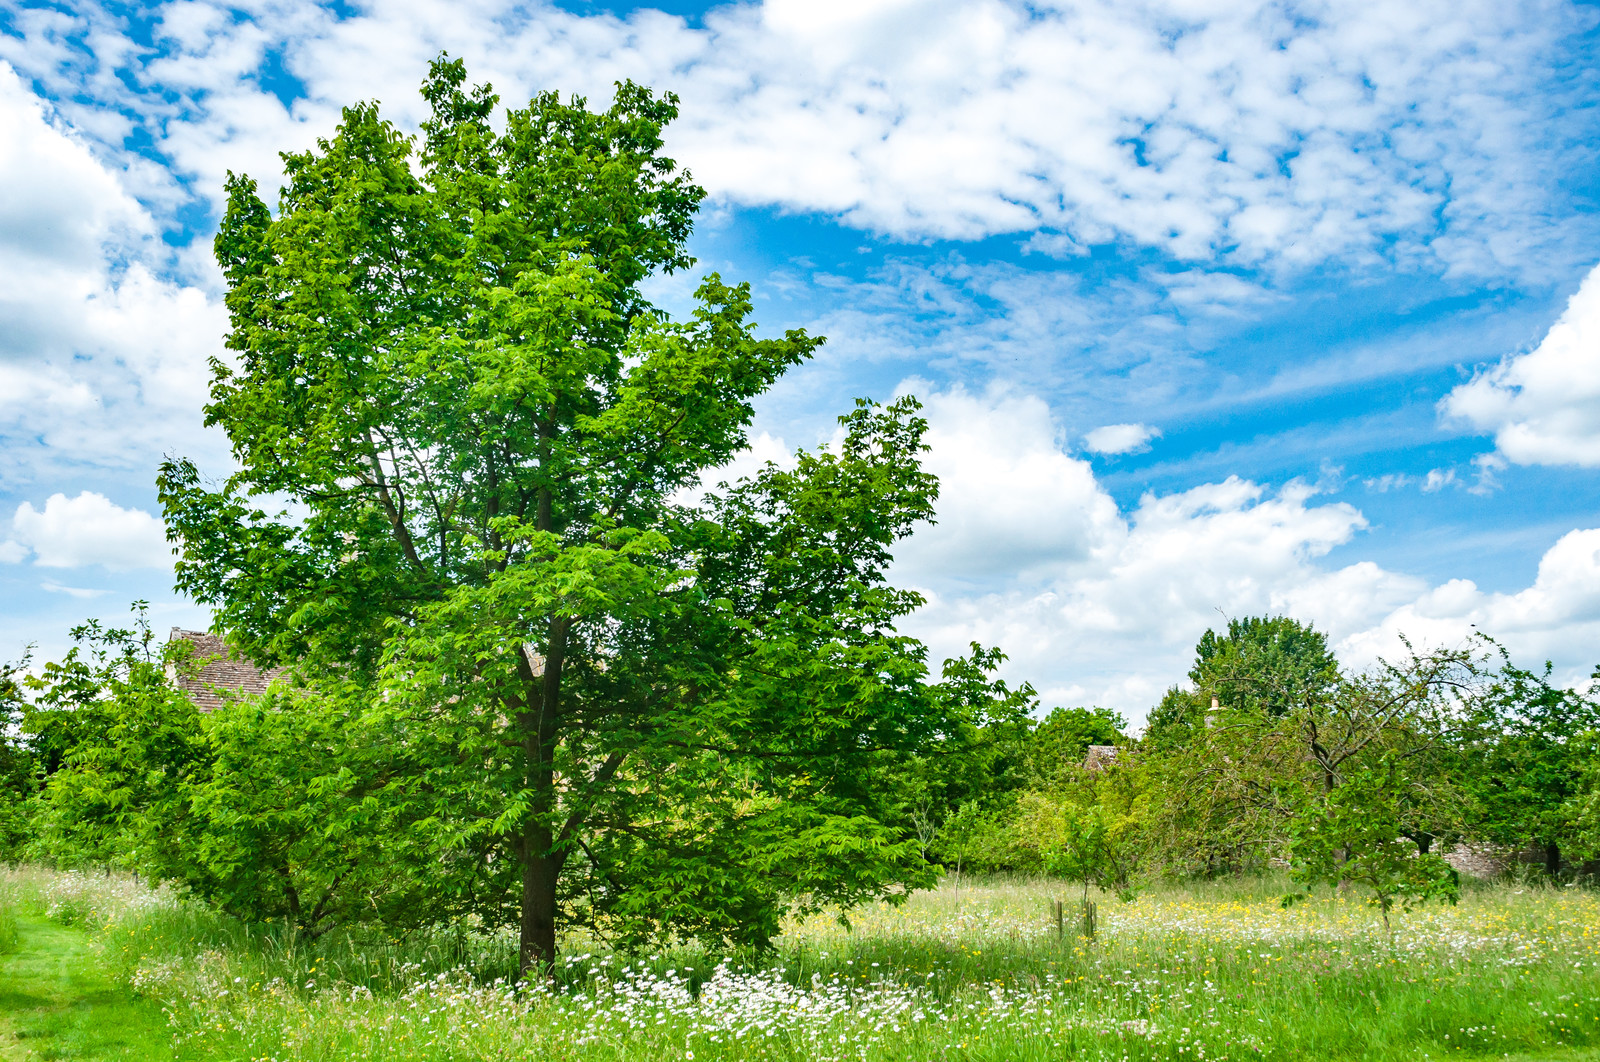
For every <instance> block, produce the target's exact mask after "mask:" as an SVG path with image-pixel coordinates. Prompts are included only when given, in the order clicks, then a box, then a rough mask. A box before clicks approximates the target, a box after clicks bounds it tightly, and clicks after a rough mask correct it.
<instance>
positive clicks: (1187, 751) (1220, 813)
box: [1149, 621, 1481, 870]
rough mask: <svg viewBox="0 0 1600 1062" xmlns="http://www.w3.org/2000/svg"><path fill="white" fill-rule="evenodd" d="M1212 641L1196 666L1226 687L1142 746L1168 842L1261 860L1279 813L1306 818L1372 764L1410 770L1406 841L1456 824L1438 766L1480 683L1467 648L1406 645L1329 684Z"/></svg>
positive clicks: (1317, 674) (1459, 812)
mask: <svg viewBox="0 0 1600 1062" xmlns="http://www.w3.org/2000/svg"><path fill="white" fill-rule="evenodd" d="M1289 622H1290V623H1292V621H1289ZM1283 626H1284V625H1283V624H1279V625H1278V627H1279V628H1280V629H1281V628H1282V627H1283ZM1309 644H1311V645H1312V646H1313V647H1314V646H1315V645H1316V644H1317V643H1316V641H1315V640H1314V639H1313V640H1311V641H1310V643H1309ZM1211 648H1212V650H1213V651H1212V652H1211V655H1210V656H1206V649H1207V646H1206V645H1205V643H1204V642H1202V646H1201V650H1200V653H1199V655H1200V656H1201V658H1202V659H1201V666H1200V667H1198V668H1197V670H1198V671H1199V672H1200V674H1201V677H1202V679H1204V680H1207V681H1214V682H1218V683H1226V682H1228V681H1234V682H1235V684H1234V685H1233V686H1232V687H1231V688H1232V689H1233V691H1234V692H1235V694H1236V696H1234V697H1233V699H1232V700H1230V701H1227V702H1223V703H1222V704H1220V706H1219V707H1218V708H1217V709H1215V710H1208V711H1207V715H1206V722H1205V725H1202V726H1199V727H1198V728H1196V729H1195V730H1194V731H1193V732H1192V736H1191V737H1190V739H1189V740H1188V741H1186V742H1185V743H1182V744H1175V745H1173V746H1169V747H1166V748H1160V747H1157V748H1152V749H1150V750H1149V754H1150V755H1151V757H1152V759H1151V764H1150V770H1151V772H1152V777H1153V778H1154V779H1155V780H1156V782H1155V784H1157V785H1159V787H1160V788H1161V789H1162V790H1163V791H1164V796H1163V797H1162V798H1161V799H1160V800H1157V801H1154V802H1153V806H1154V807H1156V808H1158V809H1159V813H1160V819H1161V823H1160V826H1159V828H1158V829H1159V832H1160V833H1161V834H1162V836H1164V837H1165V838H1166V839H1167V840H1166V844H1167V847H1168V850H1169V851H1170V852H1173V853H1174V854H1176V855H1179V856H1180V857H1181V856H1182V855H1184V854H1187V853H1197V854H1199V855H1200V856H1201V866H1202V867H1203V868H1204V869H1208V870H1214V869H1217V868H1218V866H1219V864H1220V865H1221V866H1226V867H1230V868H1232V869H1236V870H1238V869H1244V868H1245V867H1247V866H1250V865H1252V864H1254V865H1264V863H1265V861H1266V859H1267V858H1268V857H1269V856H1270V855H1271V854H1273V853H1274V852H1275V851H1278V850H1281V848H1282V847H1283V845H1284V844H1285V843H1286V841H1287V839H1288V833H1287V829H1288V826H1289V824H1290V823H1292V822H1295V821H1300V820H1302V819H1304V818H1305V817H1306V816H1307V815H1312V816H1313V817H1314V816H1315V815H1316V814H1318V813H1319V812H1318V810H1317V809H1319V808H1322V807H1323V806H1325V805H1326V804H1327V803H1328V802H1329V801H1330V800H1331V799H1333V796H1334V794H1335V792H1336V791H1337V790H1338V789H1339V787H1340V786H1341V785H1342V784H1343V783H1344V782H1345V780H1346V779H1347V778H1348V777H1350V776H1351V775H1352V774H1353V773H1359V772H1361V771H1364V770H1367V769H1370V768H1371V767H1372V765H1373V764H1375V763H1378V762H1392V763H1395V764H1398V765H1400V766H1402V767H1403V768H1404V769H1405V770H1406V771H1407V772H1408V777H1409V778H1411V779H1412V780H1413V784H1412V785H1411V786H1410V788H1409V789H1407V791H1406V792H1407V798H1406V800H1405V801H1404V802H1402V803H1401V804H1399V805H1397V808H1396V812H1395V813H1396V815H1397V816H1399V817H1398V818H1397V820H1396V822H1397V830H1400V831H1402V832H1404V833H1406V834H1407V835H1409V836H1412V837H1414V838H1415V839H1416V840H1415V843H1414V844H1413V849H1414V850H1418V851H1425V850H1426V848H1427V847H1428V844H1429V842H1430V841H1431V838H1432V837H1433V836H1434V835H1435V834H1438V833H1446V832H1450V831H1452V830H1455V829H1457V828H1458V827H1459V825H1460V823H1461V821H1462V817H1463V806H1464V805H1463V800H1462V795H1461V793H1460V790H1459V787H1458V786H1457V785H1455V784H1453V782H1452V780H1451V779H1450V777H1449V776H1448V773H1447V771H1446V770H1445V765H1446V761H1447V760H1448V757H1449V749H1450V745H1451V735H1452V727H1453V725H1454V721H1455V717H1456V707H1457V705H1458V704H1459V703H1460V702H1461V700H1462V698H1463V697H1465V696H1469V695H1471V693H1472V692H1473V691H1474V690H1476V689H1477V686H1478V684H1479V676H1480V674H1481V667H1480V663H1481V662H1480V661H1479V659H1478V658H1477V657H1476V656H1475V655H1474V653H1473V652H1472V651H1471V650H1456V651H1440V652H1434V653H1428V654H1421V655H1413V656H1412V657H1411V659H1409V660H1408V661H1407V662H1406V663H1404V664H1401V665H1393V666H1391V665H1380V666H1378V667H1376V668H1374V669H1373V670H1371V671H1369V672H1367V673H1365V674H1355V675H1349V674H1346V675H1339V676H1336V679H1337V680H1336V681H1335V682H1331V683H1330V682H1327V681H1325V680H1324V678H1325V676H1324V674H1323V669H1322V667H1321V665H1320V664H1319V665H1318V667H1317V668H1316V669H1315V670H1313V671H1311V672H1309V674H1310V675H1312V676H1313V677H1314V678H1315V681H1309V680H1307V679H1306V678H1305V676H1306V674H1308V672H1306V671H1304V670H1296V669H1295V668H1284V669H1279V670H1273V669H1270V668H1266V667H1264V666H1263V667H1259V668H1254V667H1248V666H1246V665H1247V664H1248V663H1249V660H1250V654H1249V653H1248V652H1237V653H1236V652H1234V651H1233V650H1232V649H1229V648H1227V647H1224V648H1223V649H1220V650H1217V649H1215V647H1214V646H1213V647H1211ZM1308 656H1309V658H1311V659H1317V658H1319V654H1318V653H1310V654H1308ZM1230 659H1231V660H1233V661H1234V663H1233V664H1232V665H1229V664H1228V663H1227V662H1228V661H1229V660H1230ZM1218 661H1222V662H1223V663H1222V664H1221V665H1217V662H1218ZM1258 662H1259V661H1258ZM1213 665H1216V670H1212V668H1213ZM1296 676H1298V677H1296ZM1222 688H1224V689H1227V688H1230V687H1227V686H1226V685H1223V686H1222ZM1241 691H1242V692H1241ZM1252 691H1253V692H1252ZM1291 694H1292V696H1291ZM1218 699H1219V701H1220V700H1221V697H1220V696H1219V698H1218Z"/></svg>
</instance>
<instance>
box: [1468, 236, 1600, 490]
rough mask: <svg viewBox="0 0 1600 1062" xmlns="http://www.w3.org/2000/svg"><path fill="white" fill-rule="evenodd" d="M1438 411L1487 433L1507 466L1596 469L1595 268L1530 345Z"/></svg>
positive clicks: (1598, 331)
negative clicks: (1559, 312)
mask: <svg viewBox="0 0 1600 1062" xmlns="http://www.w3.org/2000/svg"><path fill="white" fill-rule="evenodd" d="M1441 408H1442V409H1443V410H1444V412H1445V414H1446V415H1448V416H1451V417H1457V418H1460V419H1461V420H1463V421H1465V422H1466V423H1468V424H1470V425H1472V426H1473V427H1475V428H1477V429H1479V430H1480V431H1483V432H1486V433H1487V432H1492V433H1493V434H1494V441H1495V448H1496V451H1497V452H1498V454H1499V455H1500V456H1502V457H1503V458H1504V459H1505V460H1507V461H1510V462H1513V463H1515V464H1519V465H1575V466H1577V467H1579V468H1596V467H1600V266H1596V267H1595V268H1594V269H1593V270H1591V271H1590V273H1589V275H1588V276H1587V277H1585V278H1584V280H1583V283H1582V284H1581V285H1580V286H1579V287H1578V290H1577V292H1576V293H1575V294H1574V295H1573V296H1572V298H1571V299H1570V300H1569V301H1568V302H1567V307H1566V310H1565V312H1563V313H1562V315H1561V317H1560V318H1559V319H1558V320H1557V321H1556V323H1555V324H1554V325H1552V326H1551V328H1550V331H1549V332H1548V333H1547V334H1546V335H1545V337H1544V339H1543V340H1541V341H1540V343H1539V345H1538V346H1536V347H1534V348H1533V349H1532V350H1530V351H1528V352H1527V353H1526V354H1517V355H1513V356H1511V357H1508V358H1505V359H1504V360H1502V361H1501V362H1500V363H1499V364H1497V365H1495V366H1494V367H1493V368H1490V369H1488V370H1487V371H1485V372H1482V373H1479V374H1478V375H1477V376H1476V377H1474V378H1473V379H1472V381H1471V382H1469V383H1465V384H1462V385H1461V386H1460V387H1457V388H1456V389H1455V390H1453V391H1451V392H1450V394H1449V395H1448V396H1447V397H1446V398H1445V400H1444V402H1443V403H1442V404H1441Z"/></svg>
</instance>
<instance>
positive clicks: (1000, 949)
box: [0, 874, 1600, 1062]
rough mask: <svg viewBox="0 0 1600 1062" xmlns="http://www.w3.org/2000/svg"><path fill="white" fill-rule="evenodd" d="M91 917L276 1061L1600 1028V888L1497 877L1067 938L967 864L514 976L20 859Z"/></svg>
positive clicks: (1220, 899) (1052, 894)
mask: <svg viewBox="0 0 1600 1062" xmlns="http://www.w3.org/2000/svg"><path fill="white" fill-rule="evenodd" d="M5 887H10V888H12V889H13V891H16V890H18V889H21V890H23V891H25V892H26V891H30V890H31V893H32V894H33V895H36V896H37V897H38V902H39V904H40V905H41V909H46V910H51V911H53V912H54V916H55V917H58V918H64V919H80V920H81V921H82V923H83V924H87V925H91V926H93V927H94V928H95V930H96V932H97V933H98V934H99V935H100V939H101V941H102V943H103V945H104V947H103V954H104V957H105V961H106V962H108V963H110V964H112V966H113V967H114V969H115V970H116V972H117V974H118V976H119V977H120V978H121V979H122V980H123V982H124V983H126V984H127V985H128V986H129V988H130V990H131V991H137V992H141V993H145V994H148V995H152V996H155V997H157V998H159V999H161V1000H162V1001H163V1002H164V1003H165V1005H166V1007H167V1009H168V1011H169V1014H170V1016H171V1020H172V1022H173V1027H174V1030H175V1035H176V1036H177V1037H178V1038H179V1039H180V1040H182V1041H183V1042H184V1043H185V1044H186V1045H188V1048H189V1049H190V1050H191V1051H194V1052H197V1053H215V1054H217V1055H219V1056H223V1057H248V1058H252V1059H257V1058H259V1059H274V1060H278V1062H287V1060H290V1059H295V1060H300V1059H307V1060H309V1059H329V1060H331V1059H373V1060H377V1059H394V1060H399V1059H407V1060H411V1059H485V1058H496V1059H498V1058H524V1057H528V1058H550V1059H583V1060H586V1062H587V1060H612V1059H616V1060H621V1059H627V1060H629V1062H634V1060H655V1059H661V1060H666V1059H673V1060H676V1059H695V1060H696V1062H707V1060H713V1059H719V1060H720V1059H726V1060H735V1059H737V1060H755V1059H779V1060H793V1062H802V1060H804V1062H812V1060H844V1059H851V1060H869V1062H870V1060H885V1062H886V1060H889V1059H894V1060H922V1059H985V1060H988V1059H993V1060H1001V1059H1006V1060H1011V1059H1016V1060H1028V1059H1058V1058H1069V1057H1070V1058H1085V1059H1107V1060H1117V1062H1120V1060H1123V1059H1127V1060H1129V1062H1133V1060H1137V1059H1154V1058H1179V1059H1188V1058H1194V1059H1202V1058H1214V1059H1224V1058H1227V1059H1238V1058H1281V1059H1300V1058H1329V1059H1339V1058H1347V1059H1386V1058H1396V1059H1398V1058H1405V1059H1413V1058H1424V1057H1443V1056H1446V1055H1448V1056H1451V1057H1468V1056H1475V1055H1481V1056H1490V1055H1492V1056H1495V1057H1500V1056H1502V1055H1504V1054H1506V1053H1515V1052H1519V1051H1533V1052H1537V1051H1544V1050H1550V1049H1555V1048H1559V1047H1562V1046H1569V1045H1571V1046H1583V1045H1592V1044H1596V1043H1600V974H1597V972H1596V965H1595V964H1596V963H1600V898H1597V896H1596V894H1594V893H1592V892H1589V891H1584V890H1577V889H1550V888H1536V887H1528V886H1502V887H1493V888H1484V889H1474V890H1471V891H1469V892H1468V894H1467V895H1466V896H1464V897H1463V899H1462V902H1461V904H1460V905H1459V906H1458V907H1454V908H1434V909H1431V910H1428V911H1422V912H1414V913H1412V914H1410V915H1405V916H1401V917H1400V918H1398V919H1397V920H1396V927H1395V931H1394V933H1393V934H1392V935H1390V934H1387V933H1385V931H1384V929H1383V926H1382V923H1381V921H1379V920H1378V918H1377V916H1376V914H1375V913H1374V912H1373V911H1372V910H1371V909H1370V908H1368V907H1366V906H1365V905H1364V904H1362V903H1361V902H1360V901H1359V900H1358V899H1346V898H1339V897H1326V898H1323V899H1321V900H1317V901H1313V902H1311V903H1308V904H1302V905H1299V906H1296V907H1295V908H1293V909H1290V910H1285V909H1283V908H1282V907H1281V906H1280V905H1279V904H1278V902H1277V897H1278V896H1279V895H1281V894H1282V891H1283V887H1282V884H1281V883H1278V882H1274V881H1271V880H1260V879H1245V880H1237V881H1228V882H1222V883H1216V884H1208V885H1195V886H1192V887H1177V886H1168V887H1163V888H1162V889H1159V890H1157V891H1153V892H1151V893H1148V894H1146V895H1145V896H1143V897H1141V898H1140V899H1138V900H1136V901H1134V902H1132V903H1128V904H1122V903H1119V902H1118V901H1116V900H1115V899H1113V898H1108V897H1095V898H1096V899H1097V901H1098V903H1099V904H1100V925H1101V932H1100V934H1099V936H1098V938H1097V939H1096V940H1094V941H1092V942H1091V941H1085V940H1082V939H1080V938H1078V937H1076V936H1075V935H1073V934H1071V933H1070V931H1069V933H1068V934H1067V935H1066V936H1065V937H1064V939H1058V938H1057V936H1056V930H1055V923H1054V920H1053V918H1052V917H1051V914H1050V907H1049V902H1050V901H1051V900H1052V899H1055V898H1060V897H1063V896H1066V897H1067V898H1068V899H1069V904H1070V901H1071V900H1072V899H1073V897H1072V896H1071V894H1070V893H1068V892H1067V890H1066V889H1065V888H1064V887H1062V886H1059V885H1057V884H1054V883H1050V882H1034V881H994V882H984V883H976V884H974V883H963V884H960V885H957V884H955V883H949V884H947V885H946V886H944V887H943V888H940V889H938V890H936V891H933V892H930V893H923V894H919V895H917V896H914V897H912V898H911V899H910V901H909V902H907V903H906V904H904V905H902V906H899V907H873V908H869V909H866V910H863V911H859V912H856V913H855V914H853V915H852V916H851V918H850V921H849V924H848V925H845V924H842V923H841V922H840V921H839V920H836V919H827V918H819V919H814V920H811V921H809V922H805V923H796V924H792V925H790V926H788V927H787V929H786V932H785V934H784V935H783V937H782V938H781V939H780V941H779V944H778V947H777V948H776V949H775V951H773V952H771V953H768V954H766V955H760V956H757V955H750V954H720V953H715V952H707V951H705V950H703V949H699V948H694V947H680V948H675V949H668V950H663V951H660V952H656V953H652V954H648V955H636V956H627V955H617V954H613V953H611V952H609V951H607V950H605V949H603V948H600V947H597V946H596V945H595V944H594V943H593V942H590V941H584V940H581V939H573V940H569V941H568V942H567V946H568V951H567V957H566V958H565V960H564V961H563V962H562V963H561V964H560V965H559V968H558V970H557V971H556V976H555V978H554V979H553V980H552V981H551V982H549V983H543V984H540V985H537V986H535V987H531V988H524V989H521V990H517V989H513V988H512V987H510V986H509V985H508V984H507V982H506V980H505V978H506V977H507V975H508V974H509V973H510V971H511V964H512V962H513V961H514V958H515V947H514V942H513V941H512V940H511V939H510V938H509V937H507V936H505V935H481V934H471V933H466V932H461V931H450V930H444V931H438V932H435V933H431V934H425V935H417V936H412V937H409V938H406V939H395V938H384V937H379V936H375V935H370V934H352V935H347V936H332V935H330V936H329V937H325V938H323V939H322V940H320V941H317V942H314V943H311V942H307V941H304V940H302V939H296V938H295V937H294V936H293V935H292V934H290V933H288V932H286V931H285V930H284V929H282V928H281V927H245V926H242V925H240V924H238V923H236V922H233V921H231V920H229V919H226V918H222V917H219V916H218V915H216V914H215V913H213V912H211V911H208V910H206V909H204V908H202V907H200V906H198V905H195V904H190V903H186V902H183V901H181V900H179V899H178V898H176V897H174V896H171V895H170V894H166V893H159V892H151V891H149V890H143V889H140V888H139V887H138V886H136V885H135V884H134V883H131V882H128V881H125V880H123V879H116V878H111V879H106V878H95V877H84V876H72V875H45V874H36V875H34V876H33V877H32V878H27V877H26V876H25V875H22V876H19V875H13V876H12V879H11V883H10V885H9V886H5V885H0V888H5Z"/></svg>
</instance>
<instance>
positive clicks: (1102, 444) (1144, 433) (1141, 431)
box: [1083, 424, 1161, 454]
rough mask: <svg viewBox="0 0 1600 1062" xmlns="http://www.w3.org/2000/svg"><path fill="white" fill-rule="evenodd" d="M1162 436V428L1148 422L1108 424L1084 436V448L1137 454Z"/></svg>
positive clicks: (1103, 452)
mask: <svg viewBox="0 0 1600 1062" xmlns="http://www.w3.org/2000/svg"><path fill="white" fill-rule="evenodd" d="M1160 437H1161V429H1160V428H1152V427H1151V426H1150V425H1148V424H1106V425H1103V426H1102V427H1099V428H1096V429H1094V430H1093V431H1091V432H1089V433H1087V434H1085V435H1084V437H1083V446H1084V449H1086V450H1088V451H1089V452H1090V453H1096V454H1136V453H1143V452H1144V451H1145V450H1148V449H1150V440H1151V439H1158V438H1160Z"/></svg>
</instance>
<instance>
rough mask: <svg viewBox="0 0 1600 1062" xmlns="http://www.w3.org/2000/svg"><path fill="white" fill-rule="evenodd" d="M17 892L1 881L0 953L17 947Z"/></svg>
mask: <svg viewBox="0 0 1600 1062" xmlns="http://www.w3.org/2000/svg"><path fill="white" fill-rule="evenodd" d="M17 902H18V898H17V894H16V892H15V890H14V889H11V888H9V887H8V886H7V884H6V883H5V882H3V881H0V955H5V954H7V953H9V952H12V951H15V950H16V948H17Z"/></svg>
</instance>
